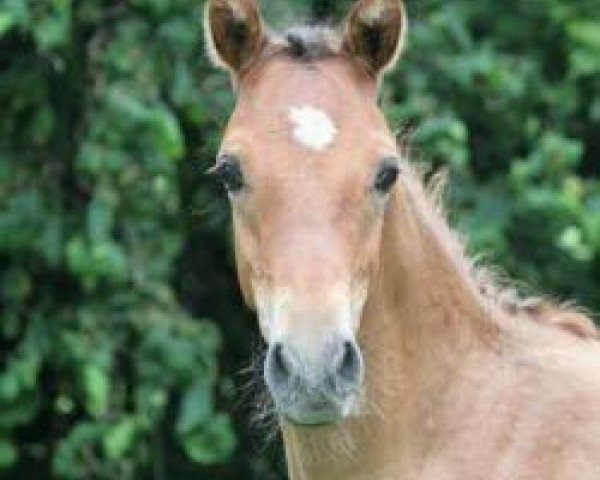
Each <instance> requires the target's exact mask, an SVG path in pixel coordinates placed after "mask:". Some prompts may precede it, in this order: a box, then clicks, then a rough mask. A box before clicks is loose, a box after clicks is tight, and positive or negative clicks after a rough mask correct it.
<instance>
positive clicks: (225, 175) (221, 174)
mask: <svg viewBox="0 0 600 480" xmlns="http://www.w3.org/2000/svg"><path fill="white" fill-rule="evenodd" d="M208 173H210V174H212V175H214V176H215V178H216V179H217V180H219V181H220V182H221V183H222V184H223V185H224V186H225V188H226V189H227V191H228V192H230V193H236V192H239V191H240V190H241V189H242V188H244V187H245V186H246V182H245V181H244V174H243V173H242V169H241V167H240V163H239V161H238V160H237V159H236V158H235V157H232V156H229V155H225V156H222V157H220V158H219V160H218V164H217V165H216V166H215V167H213V168H211V169H210V170H209V171H208Z"/></svg>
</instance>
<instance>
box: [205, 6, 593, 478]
mask: <svg viewBox="0 0 600 480" xmlns="http://www.w3.org/2000/svg"><path fill="white" fill-rule="evenodd" d="M204 20H205V35H206V39H207V45H208V51H209V55H210V57H211V58H212V60H213V62H214V63H215V64H216V65H217V66H219V67H222V68H224V69H226V70H227V71H228V72H229V74H230V78H231V80H232V86H233V88H234V90H235V94H236V105H235V108H234V111H233V113H232V115H231V117H230V119H229V122H228V124H227V126H226V128H225V131H224V134H223V140H222V144H221V147H220V150H219V153H218V155H217V158H216V162H215V165H214V167H212V169H211V171H212V173H213V174H214V175H215V176H216V177H217V178H218V179H219V180H220V181H221V182H222V183H223V184H224V186H225V189H226V191H227V195H228V198H229V202H230V205H231V211H232V222H233V235H234V247H235V259H236V265H237V275H238V279H239V284H240V289H241V293H242V295H243V297H244V299H245V301H246V303H247V304H248V305H249V306H250V307H251V308H252V309H254V310H255V311H256V312H257V318H258V328H259V330H260V333H261V335H262V336H263V338H264V340H265V343H266V346H267V350H266V356H265V360H264V371H263V374H264V380H265V383H266V385H267V387H268V391H269V392H270V395H271V397H272V398H273V400H274V405H275V408H276V411H277V418H278V423H279V426H280V429H281V432H282V436H283V441H284V445H285V452H286V459H287V465H288V471H289V476H290V478H291V479H292V480H342V479H344V480H366V479H368V480H425V479H427V480H432V479H435V480H458V479H460V480H479V479H486V480H509V479H510V480H517V479H519V480H541V479H544V480H573V479H578V480H598V479H600V342H599V341H598V332H597V330H596V328H595V327H594V324H593V323H592V321H591V319H590V318H588V316H586V315H585V314H583V313H580V312H579V311H578V310H576V309H574V308H573V307H569V306H565V305H559V304H556V303H553V302H551V301H548V300H544V299H537V298H521V297H519V296H518V295H516V294H515V293H514V292H513V290H511V289H510V288H509V287H507V286H506V285H504V284H502V283H501V282H499V281H498V280H496V279H495V278H494V276H493V275H490V274H489V271H488V270H485V269H484V268H482V267H479V266H477V265H476V264H475V262H473V261H472V260H470V259H469V257H468V256H467V254H466V253H465V248H464V245H463V242H462V241H461V240H460V239H459V238H458V236H457V234H455V232H454V231H453V230H452V229H451V227H450V226H449V224H448V222H447V220H446V218H445V216H444V213H443V211H442V209H441V208H440V202H439V192H440V190H441V187H440V185H441V182H439V181H435V180H434V181H427V182H426V181H425V180H424V178H423V175H421V173H420V172H419V171H418V169H417V168H416V167H415V166H413V164H412V162H410V159H409V158H407V155H406V154H405V153H403V151H402V150H401V149H400V148H399V147H398V145H397V142H396V140H395V137H394V135H393V134H392V132H391V131H390V128H389V126H388V125H387V123H386V120H385V119H384V116H383V114H382V112H381V111H380V109H379V108H378V104H377V95H378V88H379V85H380V83H381V81H382V77H383V75H384V74H385V72H386V71H388V70H389V69H390V68H392V67H393V65H394V64H395V62H396V60H397V59H398V57H399V56H400V53H401V51H402V47H403V43H404V38H405V34H406V29H407V21H406V12H405V9H404V7H403V5H402V3H401V2H400V0H358V1H356V2H355V3H354V4H353V5H352V7H351V10H350V12H349V13H348V15H347V17H346V20H345V22H344V23H343V26H342V27H341V28H339V29H337V30H333V29H329V28H324V27H319V26H299V27H292V28H291V29H290V30H288V31H287V32H285V33H283V34H276V33H273V32H271V31H270V30H269V29H268V27H267V26H266V25H265V23H264V22H263V20H262V17H261V14H260V10H259V7H258V6H257V4H256V3H255V1H254V0H208V1H207V4H206V11H205V17H204Z"/></svg>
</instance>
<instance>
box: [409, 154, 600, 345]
mask: <svg viewBox="0 0 600 480" xmlns="http://www.w3.org/2000/svg"><path fill="white" fill-rule="evenodd" d="M406 164H407V165H408V173H409V175H411V176H412V177H413V179H414V180H415V181H416V183H417V184H418V185H420V187H421V190H422V194H423V199H424V200H425V202H426V203H427V204H428V207H429V208H431V209H432V210H433V211H434V213H435V214H436V216H437V217H438V219H439V221H440V222H443V225H444V226H445V228H443V229H442V230H445V231H446V234H447V235H446V237H447V238H446V239H447V240H448V241H449V242H450V243H451V247H452V251H453V252H454V253H455V254H456V255H458V256H459V258H461V259H462V260H463V261H465V262H467V263H468V270H469V272H470V275H471V279H472V281H473V283H474V285H475V286H476V288H477V289H478V291H479V293H480V295H481V296H482V298H483V299H484V301H485V302H486V303H490V304H492V305H494V306H496V307H497V308H498V309H500V310H501V311H502V312H504V313H506V314H508V315H510V316H512V317H518V318H523V319H525V320H526V321H533V322H536V323H539V324H542V325H547V326H549V327H551V328H557V329H560V330H562V331H565V332H568V333H569V334H571V335H575V336H577V337H579V338H584V339H600V331H599V330H598V328H597V327H596V325H595V324H594V322H593V321H592V319H591V317H590V316H589V315H587V314H586V313H585V312H584V311H583V310H582V309H581V308H579V307H577V306H576V305H575V304H574V303H573V302H566V303H565V302H563V303H560V302H557V301H554V300H552V299H550V298H547V297H543V296H528V297H524V296H522V295H521V294H520V293H519V291H518V289H517V287H516V284H515V282H514V281H511V280H510V279H509V278H508V277H507V276H506V275H502V274H501V273H499V271H498V270H497V269H495V268H493V267H490V266H486V265H480V264H479V262H478V261H477V260H476V259H475V260H474V259H472V258H470V257H469V256H468V255H467V253H466V241H465V239H464V238H462V237H461V236H460V235H459V234H457V233H456V232H455V231H454V230H452V229H451V228H449V227H448V222H447V215H446V212H445V209H444V206H443V205H444V202H443V197H444V192H445V189H446V184H447V178H448V174H447V171H446V170H440V171H438V172H436V173H435V174H433V175H430V176H429V175H428V169H427V168H423V167H421V166H418V165H414V164H409V162H406ZM427 177H429V178H427Z"/></svg>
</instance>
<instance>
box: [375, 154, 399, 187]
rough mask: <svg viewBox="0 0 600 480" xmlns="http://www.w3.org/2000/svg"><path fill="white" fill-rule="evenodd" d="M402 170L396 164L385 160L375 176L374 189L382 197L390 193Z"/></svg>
mask: <svg viewBox="0 0 600 480" xmlns="http://www.w3.org/2000/svg"><path fill="white" fill-rule="evenodd" d="M399 174H400V169H399V168H398V166H397V165H396V164H395V163H392V162H390V161H386V160H384V161H383V163H382V164H381V166H380V167H379V171H378V172H377V175H376V176H375V181H374V182H373V188H374V189H375V191H377V192H378V193H379V194H381V195H385V194H386V193H388V192H389V191H390V190H391V189H392V187H393V186H394V185H395V184H396V181H397V180H398V176H399Z"/></svg>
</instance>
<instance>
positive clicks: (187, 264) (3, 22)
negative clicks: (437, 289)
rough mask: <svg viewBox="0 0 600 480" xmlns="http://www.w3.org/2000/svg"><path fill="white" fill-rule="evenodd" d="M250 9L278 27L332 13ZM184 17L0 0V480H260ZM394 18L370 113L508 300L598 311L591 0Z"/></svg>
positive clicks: (118, 7)
mask: <svg viewBox="0 0 600 480" xmlns="http://www.w3.org/2000/svg"><path fill="white" fill-rule="evenodd" d="M263 4H264V7H265V10H266V13H267V17H268V18H269V19H270V20H271V21H272V22H273V23H275V24H276V25H282V24H285V23H286V21H288V20H289V19H298V18H308V17H310V16H317V17H327V18H332V19H334V20H335V19H339V18H341V15H342V14H343V12H344V11H345V10H346V9H347V7H348V4H349V2H347V1H345V2H333V1H314V2H312V3H311V2H309V1H301V0H295V1H293V0H289V3H282V2H275V1H274V0H269V1H267V0H265V1H264V2H263ZM202 6H203V5H202V3H201V2H199V1H191V0H128V1H117V0H114V1H109V0H104V1H102V0H73V1H70V0H1V1H0V289H1V293H0V309H1V313H0V469H1V470H2V473H0V476H3V475H8V478H14V479H23V478H36V479H46V478H56V479H73V480H76V479H111V480H112V479H119V480H127V479H134V478H135V479H142V478H144V479H146V478H153V479H169V480H178V479H181V480H191V479H204V478H206V479H208V478H210V479H226V480H233V479H238V478H239V479H244V480H248V479H251V478H256V479H266V478H280V477H281V474H277V473H274V472H277V471H281V451H280V449H279V447H277V444H275V446H273V445H271V446H268V445H267V446H265V441H264V436H265V435H266V433H265V432H264V431H260V430H258V431H256V430H253V429H251V428H250V427H249V425H248V423H247V421H246V417H247V414H248V408H246V407H240V408H235V407H236V405H238V404H240V403H243V402H240V398H242V397H243V395H242V393H241V392H240V388H239V387H241V385H242V384H243V383H244V382H245V381H246V380H247V379H244V378H239V377H238V376H237V375H236V371H237V370H239V369H240V367H242V366H243V365H244V364H245V363H247V362H248V361H249V359H250V357H251V356H252V352H253V349H254V348H255V346H256V345H257V344H258V343H259V340H258V334H257V333H256V332H255V330H254V328H253V323H252V320H251V316H250V314H249V313H248V312H246V311H245V310H244V309H243V307H242V305H241V300H240V298H239V295H238V292H237V289H236V285H235V277H234V267H233V262H232V258H231V252H230V241H229V235H228V212H227V205H226V202H225V200H224V198H223V195H222V192H220V191H219V189H218V188H216V187H215V186H214V185H212V183H211V182H210V181H209V180H207V179H206V178H204V177H203V175H202V171H203V170H204V169H205V168H206V167H208V166H209V165H210V163H211V161H212V157H213V156H214V153H215V151H216V148H217V145H218V141H219V136H220V132H221V130H222V128H223V125H224V122H225V121H226V118H227V116H228V114H229V112H230V111H231V108H232V105H233V98H232V96H231V94H230V92H229V90H228V83H227V78H226V77H225V75H224V74H223V73H220V72H216V71H214V70H213V69H212V68H210V66H209V65H208V63H207V61H206V60H205V58H204V55H203V46H202V43H203V41H202V34H201V13H202ZM408 11H409V15H410V18H411V22H410V23H411V28H410V34H409V37H408V43H407V45H408V47H407V50H406V54H405V56H404V57H403V60H402V61H401V63H400V64H399V66H398V68H397V69H396V70H395V71H394V73H392V74H391V75H389V77H388V78H387V81H386V83H385V86H384V89H383V92H382V104H383V106H384V108H385V110H386V112H387V114H388V117H389V118H390V120H391V122H392V124H393V126H394V127H395V128H396V129H397V131H398V134H399V136H400V137H402V138H403V139H404V140H405V141H408V142H409V143H410V144H411V145H412V151H413V155H414V157H415V159H416V160H419V161H424V162H427V163H430V164H432V165H433V166H434V167H439V166H442V165H447V166H449V167H450V170H451V173H452V188H451V189H450V190H449V201H450V205H451V208H450V216H451V218H452V221H453V223H454V224H455V225H457V226H458V228H459V229H460V230H462V231H463V232H465V233H466V234H467V235H468V237H469V239H470V244H471V248H472V251H473V252H474V253H478V254H481V253H482V254H484V255H485V256H486V257H487V258H489V260H490V261H492V262H495V263H500V264H501V265H503V266H504V267H505V268H506V270H507V272H509V273H510V274H512V275H514V276H515V277H517V278H519V279H521V280H522V281H523V282H524V285H525V286H524V289H525V290H528V289H533V290H535V291H545V292H548V293H551V294H553V295H556V296H558V297H559V298H562V299H567V298H572V299H576V300H578V301H579V302H580V303H581V304H583V305H585V306H587V307H589V308H590V309H599V308H600V288H598V285H600V20H598V11H600V3H599V1H598V0H532V1H522V2H499V1H498V0H479V1H477V2H473V1H472V0H451V1H448V0H445V1H442V0H420V1H416V0H408ZM282 19H283V20H282ZM209 319H210V320H209ZM236 386H237V387H238V388H236ZM236 446H237V448H236ZM278 475H279V476H278Z"/></svg>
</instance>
